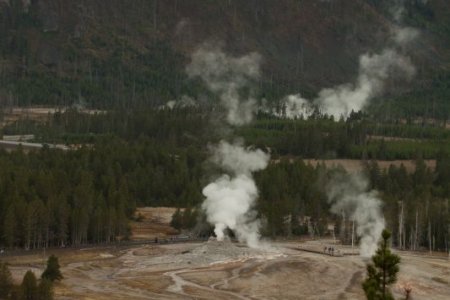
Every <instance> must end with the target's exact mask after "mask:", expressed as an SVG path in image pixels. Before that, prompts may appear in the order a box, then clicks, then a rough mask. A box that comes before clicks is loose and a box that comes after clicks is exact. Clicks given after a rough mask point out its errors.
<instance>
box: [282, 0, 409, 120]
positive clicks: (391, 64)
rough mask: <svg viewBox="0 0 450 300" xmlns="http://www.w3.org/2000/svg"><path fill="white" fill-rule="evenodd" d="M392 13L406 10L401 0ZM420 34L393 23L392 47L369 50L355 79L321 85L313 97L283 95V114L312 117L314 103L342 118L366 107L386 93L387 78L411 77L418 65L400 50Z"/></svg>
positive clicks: (363, 57) (360, 60)
mask: <svg viewBox="0 0 450 300" xmlns="http://www.w3.org/2000/svg"><path fill="white" fill-rule="evenodd" d="M392 13H393V15H394V19H395V20H396V21H398V22H399V21H400V19H401V16H402V14H403V1H402V0H396V1H395V5H394V6H393V12H392ZM417 36H418V31H417V30H415V29H413V28H410V27H400V26H397V25H393V26H392V28H391V39H390V40H391V44H392V45H391V46H390V47H387V48H385V49H384V50H382V51H381V52H380V53H377V54H371V53H366V54H363V55H361V56H360V57H359V71H358V76H357V78H356V80H355V82H353V83H347V84H342V85H338V86H336V87H332V88H325V89H322V90H321V91H320V92H319V94H318V96H317V98H316V99H314V100H313V101H308V100H307V99H304V98H302V97H301V95H300V94H297V95H290V96H287V97H286V98H285V99H284V108H285V111H284V114H282V115H283V116H284V117H287V118H295V117H300V116H301V115H303V116H304V117H309V116H311V114H312V113H313V107H317V108H318V109H319V110H320V111H321V112H322V113H326V114H328V115H332V116H334V118H335V119H339V118H341V117H344V118H347V117H348V116H349V115H350V113H351V112H352V111H355V112H357V111H360V110H362V109H364V108H365V107H366V106H367V105H368V104H369V102H370V100H371V99H372V98H374V97H377V96H379V95H381V94H382V93H383V91H384V87H385V83H386V81H387V80H388V79H390V78H402V79H405V80H411V79H412V77H413V76H414V74H415V68H414V66H413V64H412V63H411V60H410V59H409V58H408V57H405V56H404V55H402V54H401V52H400V50H401V49H402V48H405V47H406V46H408V44H410V43H411V42H412V41H414V39H416V38H417ZM293 99H294V100H295V101H293ZM299 103H300V104H301V105H299Z"/></svg>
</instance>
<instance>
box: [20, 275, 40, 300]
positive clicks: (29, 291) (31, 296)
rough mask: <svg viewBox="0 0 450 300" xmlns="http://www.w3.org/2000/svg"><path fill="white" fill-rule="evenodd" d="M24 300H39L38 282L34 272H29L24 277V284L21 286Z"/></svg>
mask: <svg viewBox="0 0 450 300" xmlns="http://www.w3.org/2000/svg"><path fill="white" fill-rule="evenodd" d="M20 288H21V294H22V297H21V299H22V300H37V299H38V297H37V281H36V276H35V275H34V273H33V272H31V271H28V272H27V273H25V276H24V277H23V280H22V284H21V286H20Z"/></svg>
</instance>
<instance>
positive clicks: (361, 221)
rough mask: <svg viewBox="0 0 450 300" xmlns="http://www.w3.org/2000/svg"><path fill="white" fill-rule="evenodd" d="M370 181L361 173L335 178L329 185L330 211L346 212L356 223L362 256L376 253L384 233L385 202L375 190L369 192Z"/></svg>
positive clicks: (335, 212) (336, 212)
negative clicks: (383, 211)
mask: <svg viewBox="0 0 450 300" xmlns="http://www.w3.org/2000/svg"><path fill="white" fill-rule="evenodd" d="M367 187H368V182H367V180H365V179H364V178H363V177H361V175H358V174H353V175H347V176H340V177H339V178H338V177H335V178H334V179H333V180H331V182H330V184H329V185H328V191H327V194H328V200H329V202H330V204H331V212H332V213H334V214H336V215H340V214H342V213H343V212H344V213H345V214H346V215H347V216H349V218H350V221H354V222H355V223H356V234H357V236H358V237H359V239H360V240H359V248H360V255H361V256H363V257H370V256H372V255H373V254H375V251H376V250H377V247H378V241H379V239H380V237H381V232H382V231H383V229H384V225H385V223H384V217H383V214H382V212H381V205H382V202H381V200H380V199H379V198H378V195H377V192H376V191H367Z"/></svg>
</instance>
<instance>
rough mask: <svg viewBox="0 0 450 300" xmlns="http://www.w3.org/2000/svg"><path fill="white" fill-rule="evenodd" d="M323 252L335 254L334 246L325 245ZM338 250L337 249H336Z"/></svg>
mask: <svg viewBox="0 0 450 300" xmlns="http://www.w3.org/2000/svg"><path fill="white" fill-rule="evenodd" d="M323 252H324V253H326V254H329V255H332V256H333V255H334V247H327V246H325V248H324V249H323ZM336 252H337V250H336Z"/></svg>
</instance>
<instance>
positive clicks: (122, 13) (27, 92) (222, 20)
mask: <svg viewBox="0 0 450 300" xmlns="http://www.w3.org/2000/svg"><path fill="white" fill-rule="evenodd" d="M406 2H407V5H406V6H405V7H406V10H407V13H406V14H405V15H406V18H405V20H404V23H405V24H407V25H412V26H415V27H416V28H419V29H420V30H421V32H422V34H421V38H420V39H419V41H418V42H417V43H416V44H415V45H414V47H413V48H411V49H409V50H407V51H409V54H410V55H411V56H413V60H414V62H415V64H416V66H417V68H418V70H419V76H418V77H417V78H418V79H416V80H417V83H418V84H419V85H417V84H416V86H421V87H422V88H424V87H425V88H428V87H431V86H433V82H434V80H435V76H436V75H435V74H437V73H438V74H440V75H439V76H441V77H442V76H444V77H445V78H447V77H446V76H447V75H448V70H449V69H450V63H449V62H450V59H449V56H450V55H449V53H450V51H449V49H450V38H449V36H450V25H449V24H450V22H449V20H450V7H449V6H450V5H449V4H448V3H447V1H445V0H430V1H425V2H424V1H420V0H407V1H406ZM388 3H392V1H384V0H328V1H317V0H301V1H294V0H278V1H273V0H253V1H237V0H228V1H202V0H184V1H179V0H165V1H161V0H152V1H146V0H133V1H123V0H109V1H100V0H81V1H70V0H58V1H52V0H1V1H0V36H1V37H2V38H1V39H0V102H1V103H2V104H3V105H15V104H20V105H27V104H50V105H66V104H72V103H81V104H85V103H87V104H90V105H93V106H97V107H109V106H111V105H112V104H120V105H121V106H125V107H127V106H130V105H134V104H137V103H151V104H155V103H161V102H165V101H167V100H172V99H175V98H179V97H180V96H181V95H184V94H188V95H189V94H191V95H195V94H196V91H197V90H198V88H200V87H198V86H196V85H195V84H192V83H190V82H188V81H187V80H186V76H185V73H184V66H185V64H186V63H187V62H188V61H189V56H190V53H191V52H192V51H193V50H194V49H195V48H196V47H198V46H199V45H201V44H202V43H204V42H205V41H215V42H217V41H219V42H221V43H223V45H224V47H225V49H226V50H227V51H229V52H230V53H233V54H242V53H247V52H249V51H257V52H259V53H261V54H262V56H263V58H264V61H263V70H264V75H263V78H262V79H261V80H262V82H261V83H262V84H261V86H262V87H263V89H262V93H264V96H265V97H266V98H269V99H271V98H273V99H277V98H279V97H281V96H282V95H285V94H286V93H291V92H299V91H300V92H302V93H303V94H306V95H312V94H314V93H315V92H317V90H318V89H319V88H321V87H324V86H330V85H334V84H340V83H344V82H346V81H348V80H351V79H353V78H354V77H355V73H356V71H357V68H358V56H359V55H361V54H363V53H366V52H370V51H377V50H379V49H381V48H382V47H383V46H385V45H386V43H387V42H388V39H389V28H390V25H391V24H392V23H393V22H394V21H393V19H392V17H391V13H390V9H391V7H389V4H388ZM442 74H443V75H442ZM439 78H440V77H439ZM402 92H403V91H402Z"/></svg>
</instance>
